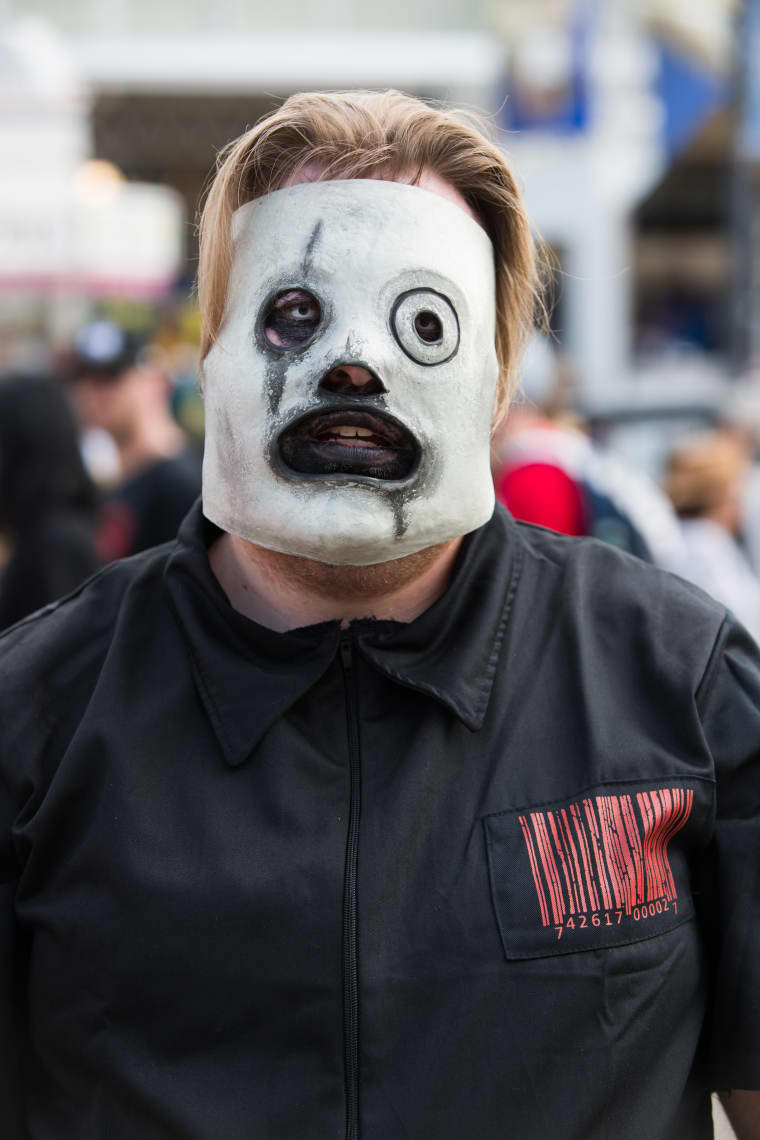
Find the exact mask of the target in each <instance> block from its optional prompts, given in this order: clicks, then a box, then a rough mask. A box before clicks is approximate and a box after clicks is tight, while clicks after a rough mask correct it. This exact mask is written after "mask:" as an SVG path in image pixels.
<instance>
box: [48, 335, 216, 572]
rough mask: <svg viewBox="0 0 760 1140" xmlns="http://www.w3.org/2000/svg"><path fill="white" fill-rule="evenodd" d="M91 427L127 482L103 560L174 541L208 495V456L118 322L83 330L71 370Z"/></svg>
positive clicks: (106, 528) (113, 504) (105, 533)
mask: <svg viewBox="0 0 760 1140" xmlns="http://www.w3.org/2000/svg"><path fill="white" fill-rule="evenodd" d="M70 379H71V395H72V398H73V403H74V407H75V409H76V412H77V415H78V417H79V421H80V423H81V425H82V427H83V428H85V429H88V428H98V429H100V430H101V431H106V432H108V434H109V435H110V436H111V438H112V439H113V441H114V443H115V444H116V449H117V452H118V458H119V468H120V476H119V480H118V484H117V486H116V487H115V489H114V491H113V492H112V494H111V495H110V496H109V497H108V500H107V503H106V506H105V509H104V519H103V525H102V528H101V542H100V545H101V547H102V551H103V555H104V557H106V558H107V559H109V560H110V559H113V558H123V557H125V556H126V555H129V554H136V553H137V552H138V551H141V550H147V548H148V547H149V546H156V545H158V544H159V543H161V542H166V541H167V540H168V539H171V538H174V536H175V535H176V533H177V529H178V527H179V524H180V523H181V522H182V519H183V518H184V517H185V515H186V514H187V512H188V510H189V508H190V506H191V505H192V503H193V502H194V501H195V499H196V498H197V496H198V492H199V490H200V474H201V463H200V456H199V455H197V454H196V452H195V451H194V450H193V449H192V448H190V447H188V445H187V441H186V440H185V436H184V434H183V432H182V431H181V430H180V428H179V427H178V425H177V424H176V423H175V421H174V419H173V418H172V416H171V413H170V411H169V402H168V399H169V393H168V385H167V378H166V376H165V374H164V373H163V372H162V371H161V369H159V368H157V367H156V366H155V364H153V363H151V362H150V361H149V360H147V359H146V358H145V356H144V352H143V350H142V345H141V343H140V340H139V339H138V338H137V337H136V336H135V335H133V334H131V333H128V332H126V331H125V330H124V329H121V328H119V326H118V325H115V324H114V323H113V322H112V321H106V320H98V321H93V322H92V323H90V324H88V325H85V326H84V328H82V329H80V331H79V333H78V335H77V337H76V340H75V344H74V352H73V356H72V361H71V367H70Z"/></svg>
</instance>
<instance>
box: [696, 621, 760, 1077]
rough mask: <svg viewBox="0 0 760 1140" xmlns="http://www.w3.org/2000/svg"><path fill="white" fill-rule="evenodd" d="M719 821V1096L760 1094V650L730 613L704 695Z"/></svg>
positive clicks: (714, 1007)
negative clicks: (756, 1091) (723, 1093)
mask: <svg viewBox="0 0 760 1140" xmlns="http://www.w3.org/2000/svg"><path fill="white" fill-rule="evenodd" d="M697 700H698V705H699V708H700V714H701V719H702V725H703V730H704V734H705V737H706V740H707V743H708V746H709V748H710V751H711V753H712V756H713V761H714V764H715V775H716V781H717V787H716V818H715V827H714V832H713V839H712V842H711V845H710V848H709V850H708V851H707V853H706V859H705V865H704V871H703V875H702V882H701V883H699V884H697V890H698V892H699V894H698V905H699V912H700V917H701V921H702V923H703V926H704V929H705V931H706V934H707V940H708V946H709V952H710V962H711V971H712V990H711V994H710V1007H709V1017H708V1023H707V1041H706V1053H707V1059H708V1063H709V1072H710V1081H711V1087H712V1088H713V1089H730V1088H736V1089H760V649H758V646H757V644H756V643H755V642H754V640H753V639H752V638H751V637H750V635H749V633H747V631H746V630H745V629H744V627H743V626H741V625H740V624H739V623H738V622H737V621H736V620H735V619H734V618H733V617H732V616H731V615H729V616H728V617H727V618H726V620H725V622H724V624H723V627H722V629H721V631H720V633H719V635H718V639H717V642H716V645H715V649H714V650H713V654H712V657H711V659H710V663H709V664H708V668H707V672H706V673H705V676H704V678H703V681H702V683H701V685H700V689H699V691H698V693H697Z"/></svg>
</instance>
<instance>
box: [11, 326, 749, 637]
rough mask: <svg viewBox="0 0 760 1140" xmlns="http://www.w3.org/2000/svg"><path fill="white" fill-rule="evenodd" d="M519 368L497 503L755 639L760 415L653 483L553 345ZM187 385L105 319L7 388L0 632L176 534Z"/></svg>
mask: <svg viewBox="0 0 760 1140" xmlns="http://www.w3.org/2000/svg"><path fill="white" fill-rule="evenodd" d="M523 372H524V374H523V386H522V391H521V394H520V396H519V397H518V398H517V399H516V401H515V403H514V404H513V406H512V408H511V410H510V413H509V415H508V416H507V418H506V420H505V421H504V422H503V423H502V424H501V425H500V426H499V428H498V430H497V431H496V433H495V435H494V440H493V470H494V483H495V489H496V496H497V498H498V499H499V500H500V501H501V502H502V503H504V505H505V506H507V507H508V508H509V510H510V511H511V512H512V513H513V514H514V515H515V517H517V518H519V519H523V520H526V521H528V522H532V523H537V524H539V525H541V526H547V527H551V528H552V529H554V530H558V531H562V532H564V533H566V534H569V535H577V536H580V535H591V536H593V537H596V538H598V539H601V540H602V541H605V542H609V543H612V544H614V545H616V546H618V547H620V548H622V549H623V550H626V551H628V552H629V553H631V554H634V555H636V556H637V557H639V558H643V559H645V560H647V561H650V562H653V563H656V564H657V565H659V566H661V567H663V568H664V569H666V570H670V571H673V572H675V573H677V574H680V575H681V576H682V577H684V578H687V579H688V580H690V581H692V582H694V583H695V584H696V585H698V586H700V587H701V588H702V589H704V590H707V591H708V592H709V593H711V594H712V595H713V596H714V597H716V598H717V599H718V600H719V601H721V602H723V603H724V604H726V605H727V606H729V607H730V608H731V609H732V610H733V611H734V613H735V614H736V615H737V616H738V617H739V618H740V620H741V621H743V622H744V624H745V625H746V626H747V628H748V629H749V630H750V632H751V633H752V634H753V636H755V638H756V639H758V640H760V419H759V420H758V421H757V423H756V424H754V423H753V421H752V418H751V417H748V416H747V415H742V416H738V415H736V416H733V417H725V418H724V419H723V420H722V421H721V422H717V423H716V424H715V426H714V427H713V428H712V429H711V430H709V431H700V432H699V433H694V434H690V435H686V436H684V437H683V438H679V439H678V440H677V441H675V442H674V444H673V446H671V448H670V450H669V453H668V454H667V455H666V456H665V458H664V462H663V465H662V472H661V478H659V480H658V479H657V478H653V477H652V475H651V474H648V473H645V472H643V471H640V470H637V469H636V468H635V467H634V466H632V465H631V464H630V462H626V461H624V460H622V459H621V458H619V457H618V456H617V455H615V454H614V453H613V452H612V451H610V450H609V449H607V448H606V447H604V446H602V445H600V444H599V443H598V442H596V441H595V440H594V439H593V438H592V435H591V434H590V432H589V431H588V429H587V427H586V425H584V424H583V422H582V421H581V420H580V419H579V418H578V416H577V415H576V414H575V413H573V411H572V399H571V396H570V393H571V392H572V384H571V383H569V382H568V371H567V364H566V362H564V361H563V359H562V358H561V356H559V355H558V354H557V352H556V351H555V349H554V346H553V344H552V342H551V341H550V340H549V339H548V338H546V337H543V336H539V335H537V336H536V338H535V339H534V341H533V343H532V344H531V345H530V347H529V349H528V352H527V354H526V358H525V361H524V370H523ZM184 387H185V388H186V387H187V383H186V378H185V381H184ZM193 387H194V392H195V395H196V396H197V381H196V380H195V377H194V378H193ZM181 388H182V385H181V384H179V383H178V379H177V376H176V374H173V373H172V370H171V369H170V368H168V367H167V365H166V360H165V358H164V357H163V356H162V353H161V345H160V343H158V342H157V341H156V340H154V341H153V342H152V343H151V342H148V341H147V340H146V339H144V338H141V337H139V336H137V335H135V334H134V333H133V332H130V331H129V330H128V329H126V328H123V327H121V326H120V325H119V324H118V323H116V322H115V321H113V320H106V319H101V320H94V321H92V322H90V323H88V324H86V325H84V327H82V328H81V329H80V330H79V332H78V333H77V335H76V337H75V338H74V340H73V342H72V344H71V345H70V346H69V348H68V350H67V351H66V352H64V353H63V354H61V355H59V357H58V359H57V364H56V367H55V368H54V369H53V370H52V371H51V373H50V374H47V375H36V374H29V373H26V372H25V373H18V374H9V375H5V376H3V377H0V629H2V628H5V627H6V626H8V625H11V624H12V623H13V622H15V621H18V620H19V619H21V618H23V617H24V616H26V615H27V614H28V613H31V612H32V611H34V610H36V609H38V608H39V607H40V606H43V605H46V604H47V603H49V602H51V601H54V600H55V599H56V598H59V597H61V596H63V595H65V594H66V593H68V592H69V591H71V590H73V589H75V588H76V587H77V586H78V585H79V584H80V583H81V582H82V581H83V580H85V579H86V578H87V577H89V576H90V575H91V574H92V573H95V572H96V571H97V570H98V569H99V568H100V567H101V566H103V565H105V564H107V563H108V562H110V561H112V560H113V559H116V558H123V557H128V556H129V555H131V554H135V553H137V552H138V551H140V550H144V549H146V548H147V547H150V546H153V545H157V544H159V543H162V542H166V541H169V540H171V539H173V538H174V536H175V535H176V532H177V529H178V527H179V525H180V523H181V521H182V519H183V517H184V515H185V514H186V512H187V511H188V509H189V507H190V506H191V504H192V503H193V501H194V500H195V499H196V497H197V496H198V495H199V494H200V484H201V441H200V435H201V433H200V431H198V425H197V416H196V420H193V421H191V426H192V427H194V428H195V430H194V431H193V430H191V431H188V430H187V421H185V424H184V426H181V423H180V421H181V420H182V419H183V417H182V416H181V415H180V414H178V413H179V410H180V409H181V406H182V400H181Z"/></svg>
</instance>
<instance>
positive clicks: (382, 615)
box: [209, 534, 462, 633]
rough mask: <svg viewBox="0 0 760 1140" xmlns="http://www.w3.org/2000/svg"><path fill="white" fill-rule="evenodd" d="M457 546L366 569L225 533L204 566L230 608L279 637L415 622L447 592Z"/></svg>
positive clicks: (446, 544)
mask: <svg viewBox="0 0 760 1140" xmlns="http://www.w3.org/2000/svg"><path fill="white" fill-rule="evenodd" d="M461 541H462V540H461V538H456V539H452V540H451V541H450V542H444V543H441V544H440V545H439V546H431V547H428V548H427V549H426V550H420V551H418V552H417V553H416V554H407V555H406V556H405V557H404V558H394V559H392V560H391V561H390V562H377V563H374V564H373V565H371V566H329V565H327V564H326V563H324V562H314V561H312V560H311V559H309V558H297V557H295V556H294V555H291V554H279V553H277V552H276V551H274V550H266V549H265V548H264V547H262V546H256V545H255V544H254V543H252V542H247V541H246V540H245V539H242V538H239V537H238V536H237V535H232V534H223V535H222V536H221V537H220V538H218V539H217V541H216V542H215V543H214V545H213V546H212V547H211V549H210V550H209V561H210V563H211V569H212V570H213V572H214V574H215V575H216V577H217V579H218V581H219V584H220V585H221V587H222V589H223V590H224V592H225V594H226V595H227V598H228V599H229V602H230V605H231V606H232V608H233V609H235V610H237V611H238V612H239V613H241V614H244V615H245V616H246V617H248V618H251V619H252V620H253V621H256V622H258V623H259V625H264V626H266V627H267V628H269V629H273V630H277V631H278V632H280V633H283V632H285V631H286V630H289V629H298V628H299V627H300V626H305V625H315V624H316V623H317V622H321V621H340V622H341V623H342V625H343V626H346V625H348V623H349V622H351V621H354V620H357V619H359V618H369V617H371V618H377V619H380V620H390V621H400V622H409V621H413V620H414V619H415V618H416V617H418V616H419V615H420V614H421V613H423V612H424V611H425V610H426V609H428V608H429V607H430V606H431V605H432V604H433V602H435V601H436V600H437V599H438V598H439V597H440V596H441V594H443V592H444V591H445V589H446V587H447V586H448V584H449V581H450V579H451V573H452V570H453V567H454V560H455V558H456V555H457V552H458V550H459V547H460V544H461Z"/></svg>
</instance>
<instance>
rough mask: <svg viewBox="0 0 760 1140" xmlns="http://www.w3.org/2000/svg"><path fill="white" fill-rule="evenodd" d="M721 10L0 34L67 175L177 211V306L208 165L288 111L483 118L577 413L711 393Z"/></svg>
mask: <svg viewBox="0 0 760 1140" xmlns="http://www.w3.org/2000/svg"><path fill="white" fill-rule="evenodd" d="M735 7H736V6H735V5H734V4H732V3H730V2H729V0H700V2H699V3H698V4H695V3H693V2H686V0H647V2H645V3H641V2H636V3H634V2H633V0H483V2H480V3H472V0H439V3H437V4H436V6H435V16H434V20H431V9H430V5H429V4H428V3H426V2H423V0H387V2H386V3H384V4H383V5H382V6H378V5H373V4H370V3H368V2H367V0H361V2H358V0H354V2H351V3H349V0H332V2H331V3H328V4H324V3H323V4H315V3H314V2H313V0H292V2H291V3H290V4H289V5H288V6H287V12H283V11H282V10H281V9H278V8H276V7H273V6H269V5H268V6H265V5H263V4H251V3H245V2H241V0H219V2H218V3H216V4H215V5H207V4H201V3H200V2H199V0H186V2H185V3H183V4H179V3H173V2H172V3H162V4H161V5H155V4H153V3H148V2H147V0H130V2H129V3H126V2H125V0H69V3H68V4H66V5H62V4H60V3H59V2H58V0H6V3H5V13H6V16H7V17H9V20H10V26H11V27H12V26H14V25H13V21H14V19H15V20H16V21H17V24H16V26H20V23H18V22H19V21H21V18H22V15H23V16H24V17H25V18H28V17H29V14H30V12H31V11H33V12H34V15H35V17H36V18H37V19H39V20H44V21H46V22H47V26H48V27H49V28H50V29H52V32H53V33H54V34H55V36H56V37H57V38H58V42H59V43H60V45H61V50H62V51H63V52H64V53H65V55H66V58H67V60H68V67H69V69H70V74H71V76H72V77H74V78H73V79H72V82H73V83H75V85H78V86H77V87H76V90H77V92H78V94H77V95H76V97H74V96H70V97H69V104H68V105H69V106H70V107H72V108H74V109H73V110H72V111H71V114H72V116H73V117H74V119H76V121H77V123H78V126H77V129H76V131H75V132H74V133H75V135H76V145H73V144H72V148H71V155H70V157H69V159H67V161H68V163H69V167H70V168H71V169H73V168H74V167H75V166H76V165H77V164H81V163H82V162H83V161H84V160H85V159H88V158H89V159H93V158H94V159H97V160H100V161H102V162H107V163H109V164H110V167H109V168H103V169H112V170H116V171H118V172H120V174H121V175H123V178H124V180H125V181H124V183H123V184H122V189H123V188H125V187H131V186H132V185H133V184H134V183H141V184H151V185H153V186H154V187H155V186H163V187H167V188H170V189H169V190H167V193H171V194H173V196H174V197H173V200H174V202H175V203H177V202H179V203H181V207H182V211H181V215H180V214H178V215H177V216H181V217H183V218H184V222H181V223H180V227H179V231H177V229H176V227H175V229H174V230H173V231H172V232H173V233H174V234H175V237H176V233H177V232H179V234H180V235H181V238H180V240H179V247H178V248H177V249H176V250H175V254H174V256H175V267H174V275H175V279H176V280H177V281H178V282H179V294H178V295H180V296H184V295H186V294H187V293H188V291H189V288H190V286H191V282H192V277H193V270H194V257H195V252H196V237H195V229H194V224H193V223H194V220H195V218H196V215H197V208H198V202H199V199H200V198H201V195H202V190H203V187H204V184H205V183H206V181H207V179H208V175H209V172H210V170H211V168H212V167H213V163H214V159H215V155H216V153H217V152H218V150H219V149H220V148H221V147H222V146H223V145H224V144H225V143H226V142H227V141H228V140H229V139H230V138H232V137H234V136H235V135H237V134H239V133H240V131H241V129H243V128H244V127H245V126H246V125H250V124H252V123H253V122H255V121H256V119H257V118H258V117H259V116H260V115H261V114H262V113H264V112H265V111H266V110H267V109H269V108H270V107H272V106H273V105H275V104H276V103H277V102H279V101H280V100H281V99H282V98H284V97H285V96H287V94H289V93H290V92H292V91H294V90H298V89H303V88H308V87H315V88H340V87H353V86H369V87H386V86H395V87H400V88H403V89H405V90H408V91H411V92H414V93H417V94H420V95H423V96H428V97H435V98H442V99H446V100H451V101H453V102H455V103H459V104H465V105H469V106H474V107H476V108H479V109H481V110H483V111H485V112H486V113H487V114H489V115H490V116H491V117H492V119H493V120H494V121H495V122H496V123H497V124H498V125H499V126H501V127H502V128H504V130H505V132H506V133H505V135H504V140H505V145H506V149H507V151H508V152H509V153H510V154H511V155H512V157H513V158H514V161H515V165H516V167H517V169H518V172H519V174H520V177H521V179H522V180H523V182H524V185H525V190H526V195H527V200H528V206H529V210H530V213H531V215H532V217H533V219H534V221H535V224H536V227H537V230H538V231H539V232H540V233H541V235H542V236H543V238H544V239H545V240H546V241H547V242H549V243H550V245H551V246H552V247H553V248H554V249H555V250H556V252H557V255H558V258H559V261H560V266H561V274H560V278H559V288H558V304H557V310H556V313H555V317H554V325H555V329H556V333H557V338H558V341H559V343H560V344H561V346H562V349H563V350H564V351H565V352H566V353H567V355H568V358H569V360H570V362H571V365H572V367H573V371H574V374H575V378H576V383H577V386H578V391H579V399H580V401H581V402H582V403H583V404H584V406H586V407H587V408H590V409H594V408H599V407H603V406H604V405H611V404H614V403H615V402H620V401H625V400H627V399H629V398H630V394H631V392H632V391H633V390H634V389H636V390H639V389H640V388H641V384H642V377H644V378H645V377H647V376H650V375H651V376H657V377H658V378H659V383H660V385H661V384H662V383H663V382H664V381H663V377H665V378H666V380H667V383H668V384H669V385H671V386H672V389H673V391H674V392H675V391H676V390H677V389H678V386H679V384H680V383H681V380H682V379H683V377H684V376H686V380H687V382H688V383H691V382H692V381H693V380H694V378H695V376H696V375H697V373H698V374H699V377H700V383H702V382H703V383H704V385H706V387H707V388H712V389H716V390H719V388H720V385H721V384H722V383H723V381H724V379H725V377H726V375H727V374H728V359H729V353H728V349H729V342H730V324H731V318H730V314H729V313H727V311H726V309H727V301H726V298H727V297H728V296H729V295H730V292H731V290H730V288H729V287H728V285H727V279H728V277H730V268H729V266H730V241H731V238H730V224H729V222H730V212H731V195H730V176H729V175H730V168H731V161H732V154H733V139H734V134H735V117H734V115H733V114H732V112H730V111H728V110H726V106H727V102H728V100H729V97H730V95H731V87H730V73H731V66H732V63H733V59H732V43H733V25H734V20H735V17H736V11H735ZM72 100H73V101H72ZM40 213H43V214H44V213H45V210H44V209H41V211H40ZM170 228H171V227H170ZM124 232H126V231H124ZM151 240H152V241H154V240H156V238H155V234H154V235H153V237H152V239H151ZM171 240H175V238H172V239H171ZM169 261H170V258H169V257H168V254H167V257H166V259H165V265H166V266H167V267H168V264H169ZM729 284H730V282H729ZM183 290H184V292H183ZM127 293H129V290H127ZM143 296H146V294H145V293H144V294H143ZM3 303H4V302H3ZM177 303H178V302H177V301H176V299H175V301H174V302H173V304H174V309H173V313H174V316H173V318H172V319H175V320H176V318H177ZM185 319H186V318H185V317H182V320H185ZM684 339H685V344H684V343H682V342H683V341H684Z"/></svg>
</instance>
